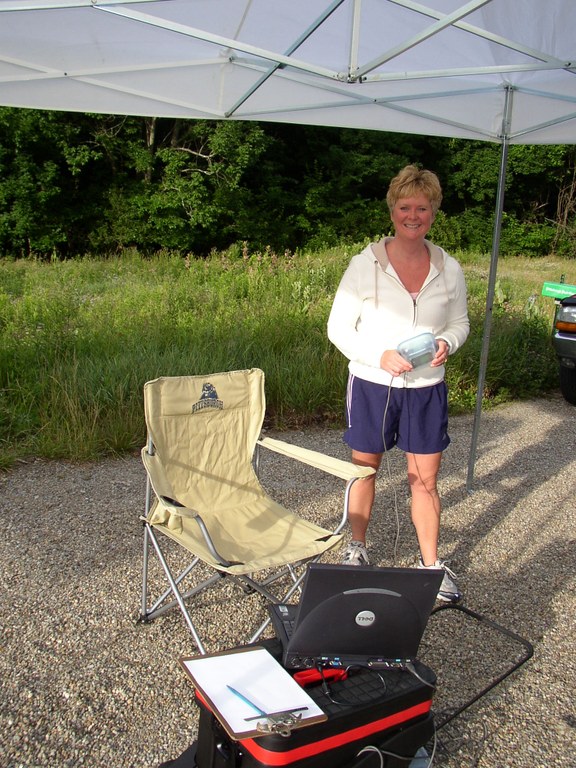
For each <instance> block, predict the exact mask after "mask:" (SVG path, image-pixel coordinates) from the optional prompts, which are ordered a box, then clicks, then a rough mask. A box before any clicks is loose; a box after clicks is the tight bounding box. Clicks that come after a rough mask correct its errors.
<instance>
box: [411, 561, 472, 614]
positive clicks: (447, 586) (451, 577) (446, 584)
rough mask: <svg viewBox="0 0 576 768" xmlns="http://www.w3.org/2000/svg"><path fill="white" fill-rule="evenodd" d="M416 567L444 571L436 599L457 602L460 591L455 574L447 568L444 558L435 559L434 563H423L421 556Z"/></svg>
mask: <svg viewBox="0 0 576 768" xmlns="http://www.w3.org/2000/svg"><path fill="white" fill-rule="evenodd" d="M418 568H437V569H441V570H443V571H444V578H443V579H442V584H440V589H439V590H438V596H437V597H438V600H444V602H446V603H457V602H458V600H460V599H461V598H462V592H460V589H459V588H458V584H456V574H455V573H454V571H451V570H450V568H448V563H447V562H446V560H436V562H435V563H434V565H424V563H423V562H422V558H420V561H419V564H418Z"/></svg>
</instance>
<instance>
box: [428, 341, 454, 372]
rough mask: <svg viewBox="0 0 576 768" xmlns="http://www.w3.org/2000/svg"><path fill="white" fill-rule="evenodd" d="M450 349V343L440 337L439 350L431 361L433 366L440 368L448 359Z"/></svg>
mask: <svg viewBox="0 0 576 768" xmlns="http://www.w3.org/2000/svg"><path fill="white" fill-rule="evenodd" d="M449 351H450V347H449V346H448V344H447V343H446V342H445V341H444V339H438V351H437V352H436V354H435V355H434V359H433V360H432V362H431V363H430V365H431V367H432V368H438V366H440V365H444V363H445V362H446V360H448V352H449Z"/></svg>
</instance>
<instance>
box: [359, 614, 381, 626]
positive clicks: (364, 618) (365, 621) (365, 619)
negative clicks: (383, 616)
mask: <svg viewBox="0 0 576 768" xmlns="http://www.w3.org/2000/svg"><path fill="white" fill-rule="evenodd" d="M355 621H356V624H358V626H359V627H371V626H372V624H374V622H375V621H376V616H375V615H374V613H373V612H372V611H360V613H358V614H356V619H355Z"/></svg>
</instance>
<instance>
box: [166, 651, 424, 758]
mask: <svg viewBox="0 0 576 768" xmlns="http://www.w3.org/2000/svg"><path fill="white" fill-rule="evenodd" d="M415 669H416V671H417V673H418V675H419V677H420V678H421V679H418V677H416V676H414V675H412V674H411V673H410V672H408V671H403V670H396V669H387V670H380V671H375V670H366V669H362V670H359V671H357V672H355V673H353V674H351V675H350V676H349V677H348V678H347V679H345V680H339V681H336V682H330V683H329V684H328V692H329V696H330V698H329V697H328V696H327V695H326V692H325V690H323V687H322V686H321V685H317V686H314V687H307V689H306V690H307V692H308V693H309V694H310V696H311V697H312V698H313V699H314V700H315V701H316V702H317V703H318V705H319V706H320V707H321V708H322V709H323V710H324V711H325V712H326V714H327V715H328V720H326V721H325V722H322V723H316V724H315V725H310V726H306V727H304V728H299V729H296V730H294V731H293V732H292V733H291V734H290V736H288V737H284V736H281V735H277V734H274V735H266V736H260V737H258V738H255V739H243V740H241V741H233V740H232V739H230V737H229V736H228V735H227V734H226V732H225V731H224V729H223V728H222V726H221V725H220V723H219V722H218V720H217V719H216V717H215V716H214V715H213V714H212V712H211V711H210V710H209V708H208V707H207V705H206V704H205V703H204V702H203V701H202V700H201V699H200V698H197V701H198V705H199V707H200V722H199V728H198V739H197V742H196V743H195V745H193V749H192V750H191V752H190V753H189V758H190V759H189V761H188V762H187V763H184V762H183V763H173V766H174V767H175V768H180V766H182V768H184V767H185V766H186V768H188V766H190V768H345V767H346V768H348V766H358V768H360V766H362V767H364V766H365V768H372V766H374V767H376V766H381V765H382V766H385V767H386V768H400V767H402V768H406V766H407V765H408V764H409V762H410V758H412V757H414V755H415V754H416V752H417V751H418V749H419V748H420V747H422V746H424V745H425V744H426V743H427V742H428V741H429V740H430V739H431V738H432V736H433V733H434V722H433V717H432V714H431V712H430V710H431V705H432V695H433V692H434V685H435V682H436V679H435V675H434V673H433V672H432V670H430V669H429V668H428V667H426V666H425V665H423V664H420V663H418V662H417V663H416V664H415ZM366 747H377V748H378V749H379V750H381V752H380V754H377V753H376V752H375V751H374V750H366V751H365V752H362V750H363V749H364V748H366ZM386 753H389V754H386ZM382 760H383V762H382Z"/></svg>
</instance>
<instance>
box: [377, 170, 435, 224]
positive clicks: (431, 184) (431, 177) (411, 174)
mask: <svg viewBox="0 0 576 768" xmlns="http://www.w3.org/2000/svg"><path fill="white" fill-rule="evenodd" d="M418 195H424V196H425V197H427V198H428V200H429V201H430V205H431V206H432V213H433V214H434V216H436V214H437V213H438V209H439V208H440V203H441V202H442V187H441V186H440V181H439V179H438V176H436V174H435V173H433V172H432V171H426V170H423V169H420V168H418V166H417V165H407V166H406V167H405V168H403V169H402V170H401V171H400V173H399V174H398V175H397V176H395V177H394V178H393V179H392V181H391V182H390V186H389V187H388V192H387V193H386V202H387V203H388V208H389V210H390V213H392V210H393V208H394V206H395V205H396V203H397V202H398V200H400V199H401V198H403V197H417V196H418Z"/></svg>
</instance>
